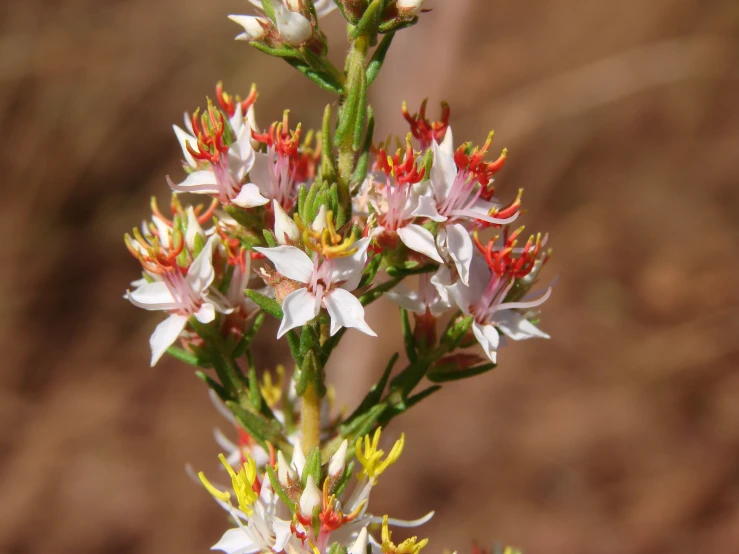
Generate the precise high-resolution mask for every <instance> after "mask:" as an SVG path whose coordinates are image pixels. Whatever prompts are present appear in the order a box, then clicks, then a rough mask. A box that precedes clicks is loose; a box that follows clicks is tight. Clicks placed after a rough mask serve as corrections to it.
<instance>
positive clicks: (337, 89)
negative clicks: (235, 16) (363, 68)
mask: <svg viewBox="0 0 739 554" xmlns="http://www.w3.org/2000/svg"><path fill="white" fill-rule="evenodd" d="M252 44H255V43H252ZM283 59H284V60H285V61H286V62H287V63H289V64H290V65H291V66H293V67H294V68H295V69H297V70H298V71H300V72H301V73H302V74H303V75H305V76H306V77H308V78H309V79H310V80H311V81H313V82H314V83H315V84H317V85H318V86H319V87H321V88H322V89H324V90H327V91H329V92H333V93H334V94H344V87H343V85H342V84H341V83H340V82H338V81H337V80H336V78H335V77H334V76H333V75H330V74H329V73H327V72H318V71H315V70H314V69H313V68H311V67H310V66H309V65H308V64H306V63H305V62H303V61H301V60H299V59H296V58H291V57H283Z"/></svg>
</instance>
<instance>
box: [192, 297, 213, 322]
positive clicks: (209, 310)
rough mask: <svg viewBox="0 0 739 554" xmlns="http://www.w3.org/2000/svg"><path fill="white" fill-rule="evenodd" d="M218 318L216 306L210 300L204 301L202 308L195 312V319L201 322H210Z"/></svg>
mask: <svg viewBox="0 0 739 554" xmlns="http://www.w3.org/2000/svg"><path fill="white" fill-rule="evenodd" d="M215 318H216V308H215V306H214V305H213V304H211V303H210V302H204V303H203V305H202V306H200V309H199V310H198V311H197V312H195V319H197V320H198V321H199V322H200V323H210V322H211V321H213V320H214V319H215Z"/></svg>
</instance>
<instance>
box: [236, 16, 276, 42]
mask: <svg viewBox="0 0 739 554" xmlns="http://www.w3.org/2000/svg"><path fill="white" fill-rule="evenodd" d="M228 18H229V19H230V20H231V21H233V22H234V23H238V24H239V25H241V26H242V27H243V28H244V32H243V33H242V34H240V35H238V36H237V37H236V38H237V39H239V40H259V39H260V38H262V37H263V36H264V35H265V34H266V31H265V30H264V27H262V25H261V24H260V22H261V23H267V22H268V21H269V20H268V19H267V18H266V17H255V16H253V15H229V16H228Z"/></svg>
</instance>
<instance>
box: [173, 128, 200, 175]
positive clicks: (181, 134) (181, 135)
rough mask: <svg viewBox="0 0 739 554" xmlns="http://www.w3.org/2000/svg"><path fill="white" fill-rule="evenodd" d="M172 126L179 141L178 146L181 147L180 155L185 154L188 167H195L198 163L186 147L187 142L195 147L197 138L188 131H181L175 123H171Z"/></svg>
mask: <svg viewBox="0 0 739 554" xmlns="http://www.w3.org/2000/svg"><path fill="white" fill-rule="evenodd" d="M172 128H173V129H174V134H175V136H176V137H177V140H178V141H179V143H180V148H182V155H183V156H185V161H186V162H187V165H189V166H190V167H197V166H198V163H197V162H196V161H195V158H193V157H192V154H190V151H189V150H188V149H187V144H188V143H190V146H192V148H193V149H195V148H197V147H198V141H197V139H196V138H195V137H194V136H192V135H191V134H190V133H187V132H185V131H183V130H182V129H181V128H180V127H178V126H177V125H172Z"/></svg>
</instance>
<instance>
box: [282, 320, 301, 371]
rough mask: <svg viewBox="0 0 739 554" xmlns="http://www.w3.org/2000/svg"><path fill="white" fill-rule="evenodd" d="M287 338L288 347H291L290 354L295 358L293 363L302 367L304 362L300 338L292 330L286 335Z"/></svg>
mask: <svg viewBox="0 0 739 554" xmlns="http://www.w3.org/2000/svg"><path fill="white" fill-rule="evenodd" d="M285 336H286V337H287V345H288V346H289V347H290V354H291V355H292V357H293V361H294V362H295V363H296V364H297V365H298V367H300V366H301V365H302V364H303V360H302V359H301V358H300V345H299V341H298V336H297V334H296V333H295V331H293V330H292V329H290V330H289V331H288V332H287V333H285Z"/></svg>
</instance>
